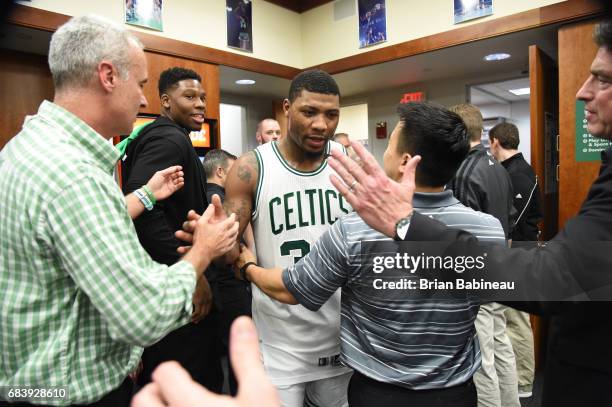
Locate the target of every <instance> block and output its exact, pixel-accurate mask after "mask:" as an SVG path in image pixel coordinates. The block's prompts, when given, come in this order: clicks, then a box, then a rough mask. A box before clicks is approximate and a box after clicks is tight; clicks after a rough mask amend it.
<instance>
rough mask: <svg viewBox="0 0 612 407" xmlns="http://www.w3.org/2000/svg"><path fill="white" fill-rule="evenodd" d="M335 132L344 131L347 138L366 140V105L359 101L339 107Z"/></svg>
mask: <svg viewBox="0 0 612 407" xmlns="http://www.w3.org/2000/svg"><path fill="white" fill-rule="evenodd" d="M336 133H346V134H348V135H349V139H351V140H354V141H357V140H366V141H367V140H368V139H369V136H368V105H367V104H366V103H360V104H356V105H350V106H343V107H341V108H340V121H339V122H338V127H337V128H336Z"/></svg>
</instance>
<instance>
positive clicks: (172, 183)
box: [147, 165, 185, 201]
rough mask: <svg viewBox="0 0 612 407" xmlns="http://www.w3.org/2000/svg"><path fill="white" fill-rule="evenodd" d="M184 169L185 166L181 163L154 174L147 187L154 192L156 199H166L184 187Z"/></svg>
mask: <svg viewBox="0 0 612 407" xmlns="http://www.w3.org/2000/svg"><path fill="white" fill-rule="evenodd" d="M182 169H183V167H181V166H180V165H175V166H173V167H168V168H166V169H165V170H161V171H157V172H156V173H155V174H153V176H152V177H151V179H150V180H149V182H147V187H149V189H150V190H151V192H153V196H155V199H156V200H158V201H161V200H164V199H166V198H168V197H169V196H170V195H172V194H173V193H175V192H176V191H178V190H179V189H181V188H183V185H185V178H183V177H184V176H185V174H184V173H183V171H181V170H182Z"/></svg>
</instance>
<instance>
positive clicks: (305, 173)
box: [270, 140, 331, 177]
mask: <svg viewBox="0 0 612 407" xmlns="http://www.w3.org/2000/svg"><path fill="white" fill-rule="evenodd" d="M270 143H272V151H274V153H275V154H276V156H277V157H278V159H279V161H280V162H281V164H283V167H285V168H286V169H287V170H288V171H289V172H291V173H293V174H295V175H300V176H302V177H312V176H315V175H317V174H319V173H320V172H321V171H323V170H324V169H325V167H326V166H327V156H328V155H329V154H328V152H329V150H330V148H331V147H330V143H329V141H327V143H326V144H325V152H324V153H323V157H324V158H323V161H322V162H321V165H320V166H319V167H318V168H316V169H314V170H312V171H300V170H297V169H295V168H293V167H292V166H291V165H289V163H288V162H287V161H285V159H284V158H283V156H282V155H281V153H280V151H278V148H277V147H276V140H274V141H271V142H270Z"/></svg>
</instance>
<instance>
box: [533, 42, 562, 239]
mask: <svg viewBox="0 0 612 407" xmlns="http://www.w3.org/2000/svg"><path fill="white" fill-rule="evenodd" d="M557 78H558V73H557V67H556V66H555V63H554V61H553V60H552V58H550V57H549V56H548V55H546V54H545V53H544V52H542V51H541V50H540V49H539V48H538V47H537V46H535V45H532V46H530V47H529V85H530V88H531V97H530V125H531V166H532V167H533V169H534V171H535V173H536V175H537V176H538V181H539V186H540V192H541V195H540V196H541V197H542V198H543V202H542V207H543V212H544V221H543V228H542V232H543V235H542V237H543V238H544V240H548V239H551V238H552V237H553V236H554V235H556V234H557V224H558V206H559V195H558V188H557V182H556V179H555V173H556V163H557V153H556V147H555V141H556V136H557V129H558V115H557V112H558V100H557V94H558V79H557ZM548 127H551V128H548ZM547 146H548V150H549V151H548V154H547Z"/></svg>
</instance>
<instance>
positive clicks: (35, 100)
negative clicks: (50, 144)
mask: <svg viewBox="0 0 612 407" xmlns="http://www.w3.org/2000/svg"><path fill="white" fill-rule="evenodd" d="M0 61H2V64H0V89H2V91H0V106H2V109H0V149H2V147H4V145H5V144H6V143H7V142H8V141H9V139H11V138H12V137H13V136H15V135H16V134H17V133H18V132H19V130H21V125H22V124H23V120H24V118H25V116H26V115H31V114H35V113H36V112H37V111H38V106H39V105H40V103H41V102H42V101H43V100H45V99H48V100H51V99H53V80H52V79H51V72H49V68H48V65H47V58H46V57H44V56H41V55H34V54H26V53H22V52H17V51H10V50H5V49H2V50H0ZM43 138H44V134H41V141H42V139H43Z"/></svg>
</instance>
